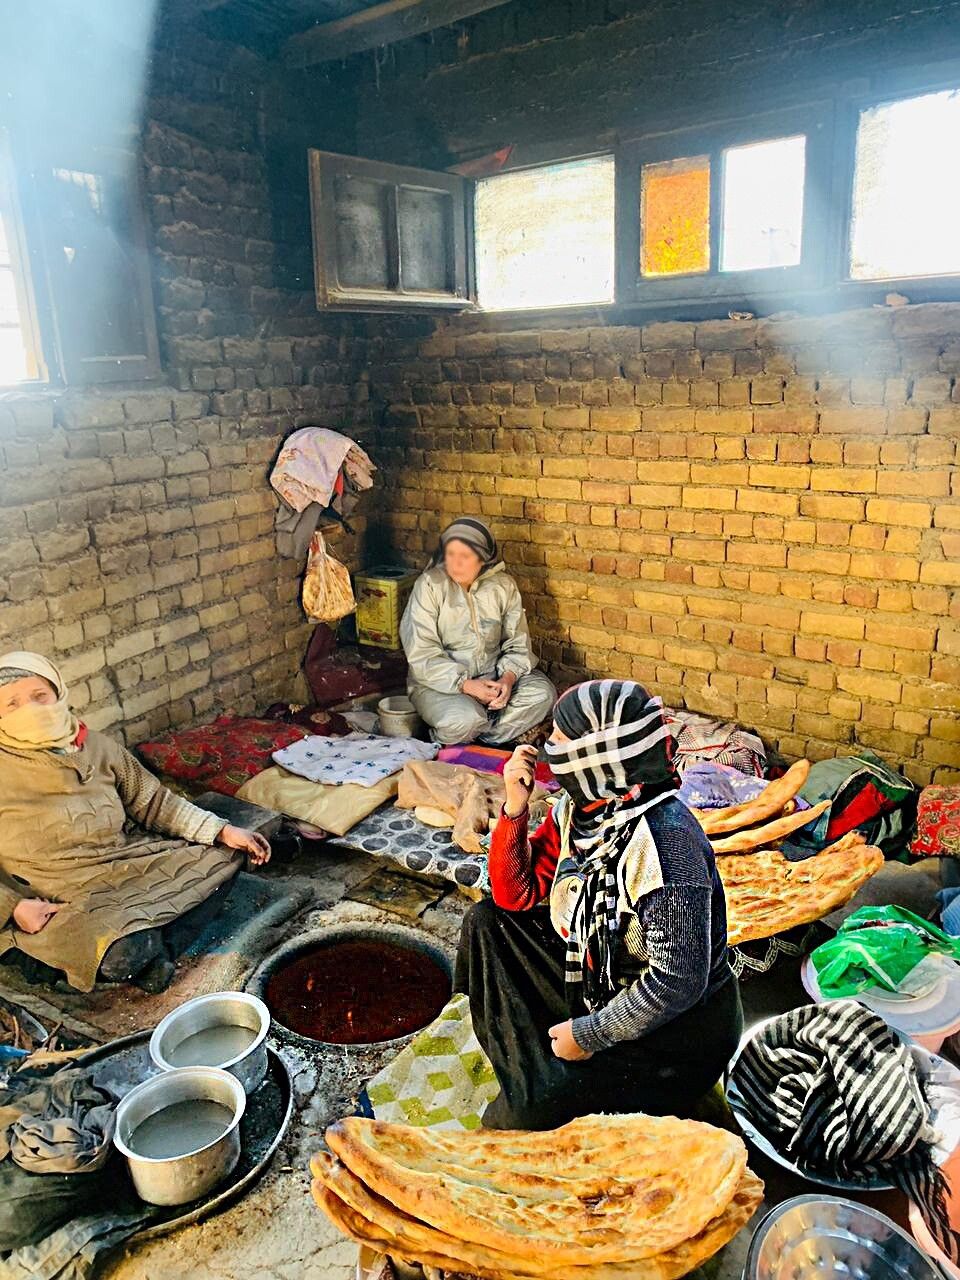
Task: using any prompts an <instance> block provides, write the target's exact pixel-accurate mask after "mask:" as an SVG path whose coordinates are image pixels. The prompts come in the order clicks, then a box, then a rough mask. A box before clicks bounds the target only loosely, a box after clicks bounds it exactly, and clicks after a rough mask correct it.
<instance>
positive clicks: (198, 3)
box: [163, 0, 506, 69]
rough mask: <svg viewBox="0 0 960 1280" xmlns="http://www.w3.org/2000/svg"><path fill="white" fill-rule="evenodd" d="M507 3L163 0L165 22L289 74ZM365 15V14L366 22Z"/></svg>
mask: <svg viewBox="0 0 960 1280" xmlns="http://www.w3.org/2000/svg"><path fill="white" fill-rule="evenodd" d="M504 3H506V0H163V4H164V8H165V10H166V14H167V18H168V20H169V21H171V22H173V23H176V24H178V25H180V24H183V23H188V24H192V25H196V26H197V27H198V28H200V29H201V30H205V31H207V32H209V33H210V34H211V35H218V36H224V37H226V38H227V39H231V40H234V41H236V42H237V43H239V44H244V45H247V46H249V47H250V48H253V49H256V50H257V52H258V53H261V54H263V55H264V56H266V57H274V56H275V55H278V54H279V55H280V56H281V57H282V59H283V61H284V62H285V63H286V65H287V66H288V67H290V68H292V69H296V68H302V67H308V66H312V65H315V64H316V63H321V62H326V61H333V60H336V59H339V58H344V57H349V56H350V54H351V53H356V52H359V51H361V50H363V49H372V48H376V47H378V46H382V45H387V44H392V43H394V42H395V41H397V40H405V39H408V38H409V37H411V36H415V35H421V34H423V33H424V32H428V31H432V30H434V29H436V28H437V27H443V26H448V25H449V24H451V23H454V22H459V21H462V20H463V19H465V18H468V17H471V16H472V15H474V14H477V13H481V12H483V11H484V10H485V9H493V8H497V7H498V6H499V5H501V4H504ZM366 15H369V17H367V16H366Z"/></svg>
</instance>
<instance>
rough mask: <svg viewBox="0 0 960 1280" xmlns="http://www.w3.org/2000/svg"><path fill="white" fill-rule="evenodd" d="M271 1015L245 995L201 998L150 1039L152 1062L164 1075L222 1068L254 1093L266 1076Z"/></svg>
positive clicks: (233, 993)
mask: <svg viewBox="0 0 960 1280" xmlns="http://www.w3.org/2000/svg"><path fill="white" fill-rule="evenodd" d="M269 1030H270V1010H269V1009H268V1008H267V1006H266V1005H265V1004H264V1003H263V1001H262V1000H260V999H258V997H257V996H253V995H249V994H248V993H247V992H245V991H217V992H214V993H213V994H212V995H207V996H197V997H196V999H194V1000H188V1001H186V1003H185V1004H182V1005H180V1006H179V1007H178V1008H176V1009H172V1010H171V1011H170V1013H168V1014H167V1016H166V1017H165V1018H164V1019H163V1021H162V1022H160V1023H159V1024H158V1025H157V1028H156V1030H155V1031H154V1033H153V1035H152V1036H151V1037H150V1057H151V1058H152V1059H153V1061H154V1062H155V1063H156V1064H157V1066H158V1067H160V1069H161V1070H163V1071H169V1070H171V1069H172V1068H174V1067H220V1068H222V1069H223V1070H224V1071H229V1072H230V1074H231V1075H232V1076H236V1078H237V1079H238V1080H239V1081H240V1083H241V1084H242V1085H243V1087H244V1089H245V1090H246V1091H247V1093H252V1092H253V1090H254V1089H256V1088H257V1087H258V1086H259V1085H260V1084H261V1083H262V1082H263V1078H264V1076H265V1075H266V1074H267V1045H266V1040H267V1032H268V1031H269Z"/></svg>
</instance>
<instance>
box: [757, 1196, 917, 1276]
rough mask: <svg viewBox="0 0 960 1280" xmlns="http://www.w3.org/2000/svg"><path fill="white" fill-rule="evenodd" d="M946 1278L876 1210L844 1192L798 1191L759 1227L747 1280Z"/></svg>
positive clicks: (902, 1233)
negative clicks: (816, 1193) (807, 1193)
mask: <svg viewBox="0 0 960 1280" xmlns="http://www.w3.org/2000/svg"><path fill="white" fill-rule="evenodd" d="M831 1276H833V1277H836V1278H837V1280H840V1277H842V1278H843V1280H942V1277H941V1275H940V1272H939V1271H938V1270H937V1268H936V1267H935V1266H933V1264H932V1263H931V1262H930V1260H929V1258H928V1257H927V1255H926V1254H925V1253H923V1252H922V1251H921V1250H920V1249H918V1248H917V1246H916V1244H915V1243H914V1241H913V1240H912V1239H911V1238H910V1236H908V1235H907V1233H906V1232H905V1231H901V1230H900V1228H899V1227H898V1226H897V1225H896V1223H894V1222H891V1221H890V1219H889V1218H887V1217H885V1216H884V1215H883V1214H882V1213H878V1212H877V1210H876V1209H870V1208H868V1207H867V1206H866V1205H862V1204H856V1203H855V1202H854V1201H852V1200H845V1199H843V1198H841V1197H840V1196H812V1195H810V1196H796V1197H795V1198H794V1199H792V1200H785V1201H784V1203H783V1204H780V1205H777V1207H776V1208H775V1209H773V1210H772V1211H771V1212H770V1213H768V1214H767V1216H766V1217H765V1218H764V1219H763V1221H762V1222H761V1223H760V1225H759V1227H757V1230H756V1233H755V1235H754V1237H753V1240H752V1241H751V1242H750V1250H749V1252H748V1254H747V1262H746V1266H745V1267H744V1270H743V1278H744V1280H829V1278H830V1277H831Z"/></svg>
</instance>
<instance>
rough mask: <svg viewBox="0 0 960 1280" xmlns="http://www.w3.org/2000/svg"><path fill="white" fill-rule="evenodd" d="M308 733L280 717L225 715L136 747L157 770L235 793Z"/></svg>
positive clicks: (189, 782) (205, 788) (188, 782)
mask: <svg viewBox="0 0 960 1280" xmlns="http://www.w3.org/2000/svg"><path fill="white" fill-rule="evenodd" d="M309 734H310V730H309V729H305V728H303V727H302V726H301V725H295V724H284V723H283V722H282V721H279V720H251V719H244V718H243V717H240V716H229V715H224V716H218V717H217V718H216V720H213V721H211V723H210V724H202V725H198V726H197V728H195V729H180V730H178V731H177V732H175V733H168V734H164V735H163V737H161V738H157V740H156V741H155V742H141V744H140V745H139V747H137V751H138V752H139V754H140V755H141V756H142V757H143V759H144V760H145V761H146V763H147V764H148V765H150V767H151V768H152V769H154V770H156V772H157V773H162V774H165V775H166V776H167V777H168V778H171V779H173V781H174V782H179V783H183V784H185V785H186V786H187V787H188V788H189V789H190V790H201V791H219V792H220V793H221V794H222V795H225V796H232V795H235V794H236V793H237V791H238V790H239V789H240V787H242V786H243V784H244V783H245V782H248V781H249V780H250V779H251V778H253V777H256V775H257V774H258V773H262V772H263V770H264V769H269V768H270V766H271V765H272V764H273V760H272V759H271V755H272V753H273V752H274V751H278V750H279V749H280V748H281V747H289V746H290V745H291V743H294V742H299V740H300V739H301V738H306V737H308V736H309ZM198 784H200V785H199V786H198Z"/></svg>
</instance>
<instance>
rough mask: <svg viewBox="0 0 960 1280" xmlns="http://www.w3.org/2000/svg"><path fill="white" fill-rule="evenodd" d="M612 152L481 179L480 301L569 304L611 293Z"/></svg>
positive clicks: (477, 229) (477, 216)
mask: <svg viewBox="0 0 960 1280" xmlns="http://www.w3.org/2000/svg"><path fill="white" fill-rule="evenodd" d="M614 175H615V168H614V160H613V156H595V157H593V158H591V159H588V160H576V161H572V162H569V163H565V164H552V165H541V166H539V167H537V168H532V169H520V170H518V171H516V172H514V173H504V174H498V175H497V176H496V177H493V178H483V179H481V180H480V181H478V182H477V185H476V193H475V203H474V236H475V241H476V267H477V301H478V302H479V304H480V306H481V307H488V308H490V309H491V310H505V309H514V308H523V307H553V306H564V305H566V306H571V305H576V304H579V303H601V302H612V301H613V296H614V244H615V237H614V218H615V198H614V196H615V179H614Z"/></svg>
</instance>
